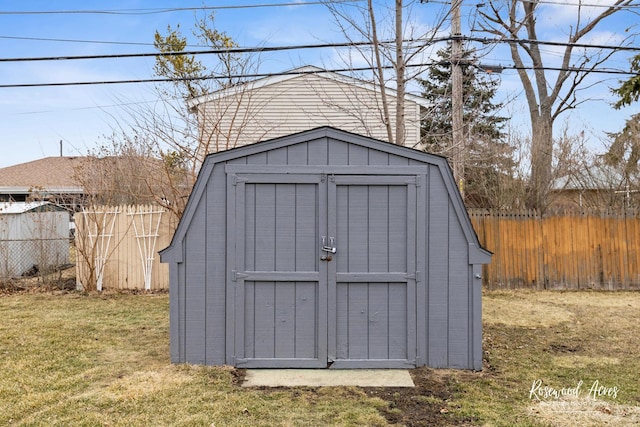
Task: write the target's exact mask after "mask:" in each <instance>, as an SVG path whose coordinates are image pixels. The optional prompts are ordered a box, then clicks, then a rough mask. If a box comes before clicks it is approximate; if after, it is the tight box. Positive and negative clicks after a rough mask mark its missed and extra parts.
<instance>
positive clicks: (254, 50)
mask: <svg viewBox="0 0 640 427" xmlns="http://www.w3.org/2000/svg"><path fill="white" fill-rule="evenodd" d="M454 39H455V40H462V41H473V42H478V43H483V44H496V43H517V44H520V43H528V44H539V45H548V46H561V47H577V48H586V49H605V50H620V51H628V52H640V47H636V46H613V45H601V44H586V43H566V42H553V41H544V40H532V39H507V38H493V39H490V38H482V37H466V36H447V37H439V38H434V39H429V40H427V42H428V43H429V44H435V43H439V42H443V41H451V40H454ZM403 42H404V43H417V42H421V43H424V42H425V41H424V40H416V39H408V40H403ZM393 43H394V42H393V41H382V42H381V44H393ZM371 45H372V42H370V41H362V42H347V43H321V44H306V45H291V46H262V47H238V48H225V49H206V50H190V51H182V52H148V53H118V54H103V55H58V56H44V57H22V58H0V62H35V61H70V60H87V59H120V58H145V57H157V56H184V55H211V54H214V55H223V54H238V53H262V52H276V51H287V50H298V49H300V50H303V49H326V48H340V47H361V46H371Z"/></svg>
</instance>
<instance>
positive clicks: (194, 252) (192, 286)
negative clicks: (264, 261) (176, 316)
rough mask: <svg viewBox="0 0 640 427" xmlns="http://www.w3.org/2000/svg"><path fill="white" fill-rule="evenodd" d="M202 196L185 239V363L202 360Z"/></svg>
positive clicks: (204, 295)
mask: <svg viewBox="0 0 640 427" xmlns="http://www.w3.org/2000/svg"><path fill="white" fill-rule="evenodd" d="M206 199H207V198H206V197H205V198H203V199H201V200H200V203H199V204H198V207H197V209H196V212H195V214H194V216H193V218H192V221H191V227H192V230H193V233H191V234H189V236H188V238H187V239H186V241H185V251H186V252H187V253H188V254H189V257H188V258H186V259H185V264H186V266H185V267H186V269H185V271H186V277H185V279H186V286H185V304H186V305H187V307H189V310H188V311H187V312H186V316H185V329H186V331H187V334H186V337H185V358H186V360H187V361H188V362H189V363H197V364H202V363H205V362H206V345H205V344H206V331H207V324H206V312H207V287H206V286H203V284H205V283H206V271H207V252H206V250H205V248H206V235H207V234H206V224H207V221H206V218H207V211H206V206H207V205H206Z"/></svg>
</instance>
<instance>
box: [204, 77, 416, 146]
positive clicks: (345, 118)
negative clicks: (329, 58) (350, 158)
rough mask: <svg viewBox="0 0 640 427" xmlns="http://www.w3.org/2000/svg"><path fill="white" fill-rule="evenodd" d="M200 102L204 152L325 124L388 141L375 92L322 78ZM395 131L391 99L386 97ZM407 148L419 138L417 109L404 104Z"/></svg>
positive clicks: (243, 89)
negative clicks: (205, 143) (205, 147)
mask: <svg viewBox="0 0 640 427" xmlns="http://www.w3.org/2000/svg"><path fill="white" fill-rule="evenodd" d="M238 91H239V92H238V93H236V94H235V95H231V96H227V97H225V98H221V99H216V100H213V101H209V102H206V103H203V104H201V105H200V106H199V107H198V108H199V122H200V123H201V129H202V135H203V139H204V140H207V141H211V144H210V146H209V148H208V151H209V152H217V151H222V150H227V149H229V148H234V147H238V146H242V145H246V144H251V143H254V142H258V141H262V140H265V139H270V138H275V137H279V136H284V135H288V134H292V133H296V132H300V131H304V130H308V129H311V128H314V127H318V126H325V125H330V126H334V127H337V128H340V129H344V130H346V131H351V132H357V133H361V134H365V135H367V136H370V137H373V138H376V139H380V140H383V141H384V140H387V131H386V127H385V126H384V124H383V121H382V115H381V111H382V107H381V101H380V96H379V93H378V92H374V91H371V90H369V89H366V88H362V87H359V86H355V85H352V84H347V83H344V82H338V81H336V80H333V79H329V78H325V77H322V76H321V75H313V74H310V75H301V76H298V77H296V78H293V79H290V80H286V81H284V82H279V83H275V84H272V85H268V86H264V87H261V88H257V89H250V88H248V87H247V86H241V87H239V88H238ZM388 102H389V105H390V107H391V108H390V114H391V122H392V123H391V125H392V127H393V128H395V111H394V108H393V106H394V105H395V98H394V97H393V96H388ZM405 109H406V111H405V117H406V118H405V126H406V145H407V146H410V147H411V146H414V145H416V144H418V142H419V140H420V106H419V105H418V104H416V103H415V102H413V101H407V102H405Z"/></svg>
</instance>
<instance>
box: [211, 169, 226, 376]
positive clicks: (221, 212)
mask: <svg viewBox="0 0 640 427" xmlns="http://www.w3.org/2000/svg"><path fill="white" fill-rule="evenodd" d="M225 182H226V176H225V173H224V168H223V167H221V165H219V167H215V168H214V169H213V171H212V173H211V177H210V178H209V180H208V183H207V186H208V187H209V188H210V190H209V194H210V196H209V197H207V219H206V221H207V223H208V224H211V223H214V224H225V222H226V218H227V205H226V201H227V200H226V185H217V183H225ZM206 236H207V241H206V248H207V250H206V251H207V259H208V262H207V264H206V265H207V271H206V282H205V284H206V285H205V287H206V289H207V294H206V297H207V300H206V325H207V332H206V358H207V362H206V363H207V364H221V363H224V362H225V358H226V350H227V349H226V342H225V336H226V328H227V322H226V310H225V306H226V304H227V287H226V286H224V285H223V284H225V283H226V279H227V276H226V271H225V269H224V268H219V266H220V265H226V262H227V256H228V255H227V242H226V227H220V226H217V227H211V226H210V225H207V226H206ZM211 260H215V261H211Z"/></svg>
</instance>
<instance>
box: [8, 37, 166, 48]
mask: <svg viewBox="0 0 640 427" xmlns="http://www.w3.org/2000/svg"><path fill="white" fill-rule="evenodd" d="M0 39H5V40H27V41H39V42H42V41H44V42H62V43H87V44H88V43H92V44H115V45H133V46H153V43H148V42H146V43H145V42H116V41H107V40H79V39H53V38H44V37H21V36H0Z"/></svg>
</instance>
